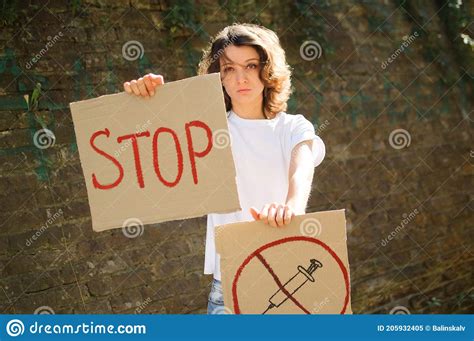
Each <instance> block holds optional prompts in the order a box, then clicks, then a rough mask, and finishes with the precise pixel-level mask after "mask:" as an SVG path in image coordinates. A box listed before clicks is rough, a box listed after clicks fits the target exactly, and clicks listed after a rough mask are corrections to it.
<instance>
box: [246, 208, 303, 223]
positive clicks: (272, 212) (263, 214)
mask: <svg viewBox="0 0 474 341" xmlns="http://www.w3.org/2000/svg"><path fill="white" fill-rule="evenodd" d="M250 213H251V214H252V217H253V218H254V219H255V220H263V221H264V222H265V224H269V225H271V226H273V227H283V226H284V225H288V224H289V223H291V219H292V218H293V217H294V216H295V213H294V211H293V209H292V208H291V206H289V205H286V204H277V203H272V204H266V205H265V206H263V208H262V210H261V211H260V212H259V211H258V210H257V209H255V208H254V207H252V208H250Z"/></svg>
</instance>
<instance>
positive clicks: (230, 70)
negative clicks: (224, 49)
mask: <svg viewBox="0 0 474 341" xmlns="http://www.w3.org/2000/svg"><path fill="white" fill-rule="evenodd" d="M232 71H234V68H233V67H230V66H229V67H226V68H224V72H232Z"/></svg>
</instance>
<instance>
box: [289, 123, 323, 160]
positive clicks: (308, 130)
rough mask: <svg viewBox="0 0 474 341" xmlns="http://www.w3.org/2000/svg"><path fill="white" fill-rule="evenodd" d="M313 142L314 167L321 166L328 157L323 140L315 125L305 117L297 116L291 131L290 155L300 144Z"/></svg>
mask: <svg viewBox="0 0 474 341" xmlns="http://www.w3.org/2000/svg"><path fill="white" fill-rule="evenodd" d="M308 140H312V141H313V146H312V152H313V162H314V167H317V166H319V165H320V164H321V162H322V161H323V159H324V156H325V155H326V147H325V145H324V142H323V140H321V138H320V137H319V136H317V135H316V133H315V130H314V126H313V124H312V123H311V122H310V121H308V120H307V119H306V118H305V117H304V116H303V115H296V117H295V119H294V122H293V124H292V129H291V140H290V153H291V152H292V151H293V148H294V147H295V146H296V145H297V144H298V143H300V142H303V141H308Z"/></svg>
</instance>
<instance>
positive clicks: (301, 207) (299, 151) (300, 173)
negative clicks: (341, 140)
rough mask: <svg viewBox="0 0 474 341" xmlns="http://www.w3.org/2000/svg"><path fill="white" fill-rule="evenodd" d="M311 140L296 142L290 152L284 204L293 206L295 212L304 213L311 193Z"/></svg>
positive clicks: (312, 166) (312, 162) (312, 170)
mask: <svg viewBox="0 0 474 341" xmlns="http://www.w3.org/2000/svg"><path fill="white" fill-rule="evenodd" d="M312 144H313V141H309V140H308V141H303V142H301V143H299V144H297V145H296V146H295V147H294V148H293V151H292V152H291V160H290V171H289V186H288V195H287V197H286V204H287V205H288V206H290V207H292V208H293V210H294V212H295V214H298V215H299V214H305V213H306V205H307V204H308V199H309V195H310V193H311V185H312V183H313V175H314V161H313V153H312V151H311V150H312V149H311V148H312Z"/></svg>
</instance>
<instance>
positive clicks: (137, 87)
mask: <svg viewBox="0 0 474 341" xmlns="http://www.w3.org/2000/svg"><path fill="white" fill-rule="evenodd" d="M164 83H165V80H164V79H163V76H162V75H155V74H153V73H149V74H147V75H145V76H143V77H141V78H139V79H132V80H131V81H130V82H125V83H123V89H124V90H125V91H126V92H128V93H129V94H133V95H137V96H142V97H144V98H150V96H153V95H154V94H155V89H156V87H157V86H160V85H163V84H164Z"/></svg>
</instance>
